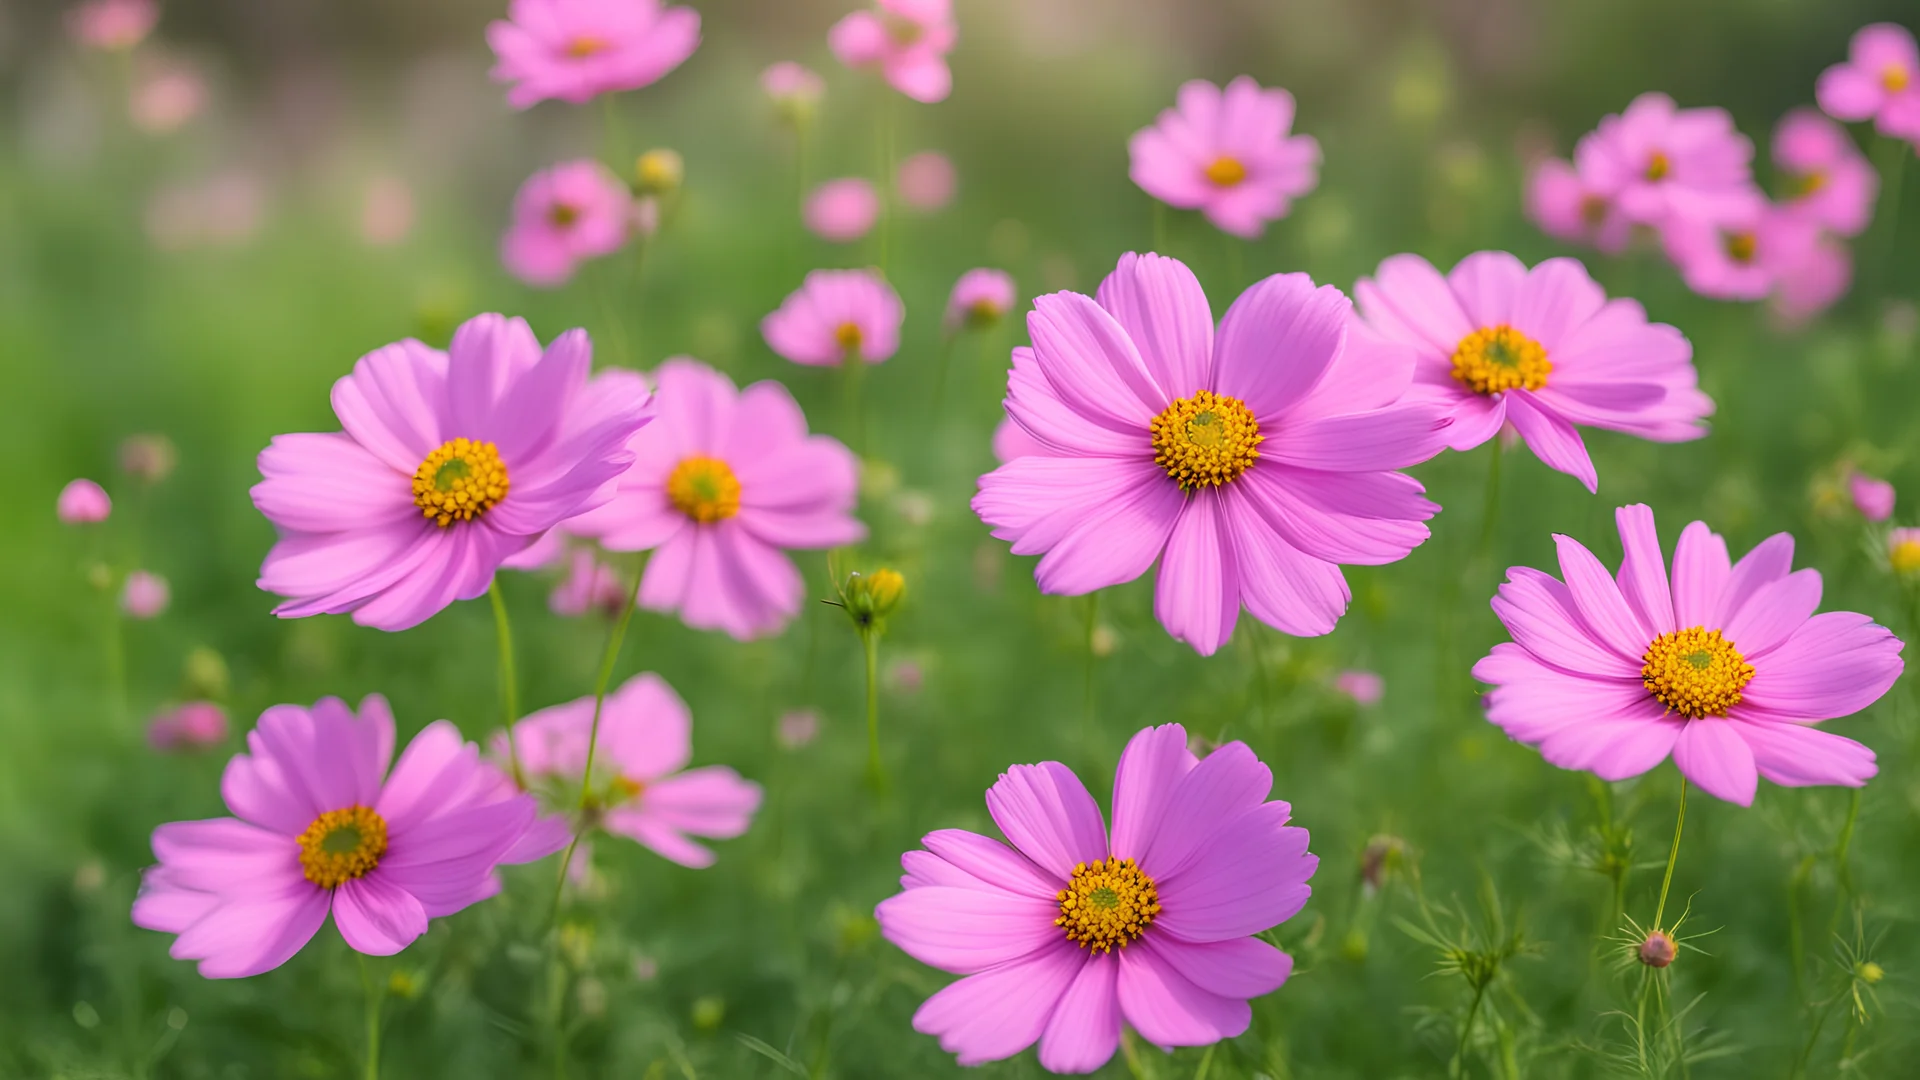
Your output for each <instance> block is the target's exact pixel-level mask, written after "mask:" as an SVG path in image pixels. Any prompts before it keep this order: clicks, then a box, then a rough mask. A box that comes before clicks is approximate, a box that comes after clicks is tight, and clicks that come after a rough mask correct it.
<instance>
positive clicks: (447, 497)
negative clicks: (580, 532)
mask: <svg viewBox="0 0 1920 1080" xmlns="http://www.w3.org/2000/svg"><path fill="white" fill-rule="evenodd" d="M508 487H509V485H508V483H507V467H506V465H505V464H503V463H502V462H501V460H500V451H499V449H498V448H496V447H495V446H494V445H493V444H492V443H490V442H474V441H473V440H471V439H452V440H449V441H447V442H444V443H441V444H440V449H438V450H435V451H434V452H433V453H431V454H428V455H427V460H425V461H423V462H421V463H420V467H419V468H417V469H415V470H413V504H414V505H415V506H418V507H419V508H420V512H421V513H422V514H424V515H426V516H427V517H430V518H432V519H433V520H434V521H435V522H437V523H438V524H439V526H440V527H441V528H443V529H444V528H446V527H447V526H449V525H451V524H453V522H454V520H455V519H456V518H457V519H459V520H461V521H472V520H473V519H474V518H477V517H479V516H480V515H481V514H484V513H486V512H487V511H488V510H490V509H492V508H493V507H494V506H496V505H498V504H499V502H500V500H501V499H504V498H506V497H507V488H508Z"/></svg>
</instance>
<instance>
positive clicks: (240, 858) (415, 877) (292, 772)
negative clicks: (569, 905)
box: [133, 694, 567, 979]
mask: <svg viewBox="0 0 1920 1080" xmlns="http://www.w3.org/2000/svg"><path fill="white" fill-rule="evenodd" d="M393 735H394V732H393V713H392V712H391V711H390V710H389V709H388V708H387V702H386V699H384V698H382V697H380V696H379V695H378V694H373V695H369V696H368V697H367V698H366V699H365V700H364V701H362V702H361V703H360V714H359V715H358V716H357V717H356V716H355V715H354V713H353V712H352V710H350V709H348V708H347V705H346V703H345V702H343V701H341V700H340V699H339V698H322V699H321V700H320V701H319V702H318V703H317V704H315V705H314V706H313V708H311V709H305V708H301V707H299V706H297V705H275V706H274V707H272V708H270V709H268V710H267V711H266V712H265V713H262V714H261V716H260V723H259V726H258V727H257V728H255V730H254V731H252V732H251V733H249V734H248V735H247V750H246V752H245V753H241V754H236V755H234V758H233V760H232V761H230V762H228V763H227V770H226V774H225V776H224V777H222V779H221V783H220V792H221V795H222V797H223V798H224V799H225V800H226V804H227V809H228V810H230V811H231V812H232V813H233V815H234V816H233V817H225V818H216V819H213V820H208V821H176V822H172V823H170V824H166V825H162V826H160V827H159V828H157V829H155V830H154V831H153V854H154V857H155V858H156V859H158V860H159V865H158V866H154V867H151V868H149V869H148V870H147V872H146V874H145V876H144V878H143V880H142V882H141V885H140V895H139V897H138V898H137V899H135V900H134V902H133V923H134V925H135V926H139V927H142V928H144V929H147V930H158V931H161V932H163V933H168V934H176V935H178V937H177V938H176V939H175V940H174V942H173V947H172V949H171V950H170V952H171V955H172V956H173V958H174V959H176V960H197V961H199V962H200V974H201V975H203V976H205V977H207V978H209V979H237V978H245V977H246V976H249V975H259V974H261V973H262V972H267V971H272V970H273V969H274V968H277V967H279V966H280V965H282V964H284V963H286V962H287V961H288V960H290V959H292V958H293V954H295V953H297V952H299V951H300V949H301V948H302V947H303V946H305V945H306V943H307V942H308V941H309V940H311V939H312V938H313V935H314V934H315V933H316V932H318V931H319V929H320V926H321V924H323V923H325V922H326V921H327V915H328V913H329V912H331V913H332V915H333V921H334V925H335V926H336V927H338V928H339V930H340V936H342V937H344V938H345V939H346V941H347V945H348V947H350V948H352V949H354V950H355V951H357V952H361V953H366V954H367V955H370V956H391V955H393V954H394V953H397V952H399V951H400V950H402V949H404V948H406V947H407V946H408V945H411V944H412V943H413V942H414V940H415V939H416V938H418V937H419V936H420V935H421V934H424V933H426V932H427V920H428V919H434V918H440V917H442V916H446V915H451V914H453V913H454V912H456V911H460V910H461V909H463V908H466V907H468V906H469V905H472V904H476V903H478V902H480V901H482V900H485V899H487V898H488V897H490V896H492V895H494V894H495V893H497V892H499V891H500V880H499V878H498V876H497V875H496V874H495V873H494V868H495V867H496V866H497V865H499V864H501V863H517V862H530V861H532V860H534V859H537V858H541V857H543V856H545V855H550V854H552V853H553V852H554V851H557V850H559V848H560V847H562V846H564V845H565V843H566V841H567V835H566V832H565V830H555V829H552V828H546V827H540V826H537V825H536V824H535V821H534V814H535V811H536V809H537V808H536V806H535V804H534V801H533V798H532V796H529V795H522V794H520V793H519V792H518V791H516V790H515V789H514V787H513V784H512V782H511V781H509V780H508V779H507V778H506V776H505V775H504V774H502V773H500V772H499V771H498V770H496V769H495V768H494V767H493V766H492V765H489V764H487V763H486V762H484V761H481V760H480V758H479V756H478V754H477V752H476V748H474V747H473V745H472V744H471V743H467V742H465V741H463V740H462V739H461V738H460V733H459V731H458V729H456V728H455V727H454V726H453V724H451V723H449V722H448V721H445V720H437V721H435V722H434V723H432V724H429V725H428V726H427V727H426V729H425V730H423V731H421V732H420V734H418V735H416V736H414V739H413V741H412V742H411V743H409V744H408V746H407V749H406V751H405V752H404V753H402V754H401V755H400V761H399V763H398V764H397V765H394V767H393V771H392V773H391V774H389V773H388V771H387V766H388V764H389V763H390V762H391V761H392V758H393V743H394V739H393Z"/></svg>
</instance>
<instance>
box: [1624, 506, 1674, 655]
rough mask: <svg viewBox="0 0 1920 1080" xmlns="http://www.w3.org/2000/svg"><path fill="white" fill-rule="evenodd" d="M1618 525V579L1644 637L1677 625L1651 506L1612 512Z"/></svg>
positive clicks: (1671, 593)
mask: <svg viewBox="0 0 1920 1080" xmlns="http://www.w3.org/2000/svg"><path fill="white" fill-rule="evenodd" d="M1613 519H1614V522H1615V524H1617V525H1618V526H1619V528H1620V544H1621V546H1622V547H1623V548H1624V549H1625V556H1624V557H1623V558H1622V559H1621V560H1620V574H1619V578H1618V582H1619V585H1620V593H1621V595H1622V596H1624V597H1626V600H1627V605H1628V606H1629V607H1631V608H1632V609H1633V613H1634V614H1635V615H1636V616H1638V617H1639V619H1640V626H1641V628H1642V629H1643V630H1646V631H1648V638H1649V640H1651V639H1652V638H1653V637H1655V636H1657V635H1660V634H1664V633H1667V632H1668V631H1671V630H1677V629H1680V627H1677V626H1675V625H1674V621H1673V588H1672V587H1671V586H1670V585H1668V584H1667V561H1666V559H1665V558H1664V557H1662V556H1661V554H1660V534H1659V533H1658V532H1655V531H1654V527H1653V510H1652V509H1651V508H1650V507H1648V506H1646V505H1645V504H1644V503H1635V504H1634V505H1632V506H1623V507H1621V508H1620V509H1618V510H1615V511H1614V512H1613Z"/></svg>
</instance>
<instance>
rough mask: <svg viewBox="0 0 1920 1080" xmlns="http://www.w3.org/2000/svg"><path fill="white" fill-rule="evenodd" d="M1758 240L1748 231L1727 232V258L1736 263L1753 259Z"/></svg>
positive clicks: (1748, 261)
mask: <svg viewBox="0 0 1920 1080" xmlns="http://www.w3.org/2000/svg"><path fill="white" fill-rule="evenodd" d="M1758 246H1759V241H1758V240H1756V239H1755V238H1754V235H1753V234H1752V233H1750V232H1737V233H1728V234H1727V238H1726V248H1727V258H1729V259H1732V260H1733V261H1734V262H1737V263H1750V262H1752V261H1753V253H1754V250H1755V249H1756V248H1757V247H1758Z"/></svg>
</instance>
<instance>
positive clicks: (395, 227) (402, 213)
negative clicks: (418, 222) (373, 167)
mask: <svg viewBox="0 0 1920 1080" xmlns="http://www.w3.org/2000/svg"><path fill="white" fill-rule="evenodd" d="M413 219H414V205H413V189H412V188H410V187H408V186H407V182H406V181H405V180H402V179H400V178H399V177H397V176H378V177H375V178H374V179H373V180H371V181H369V182H368V183H367V186H366V189H365V190H364V191H363V192H362V193H361V196H360V240H361V242H362V243H365V244H367V245H368V246H370V247H392V246H393V245H395V244H398V243H399V242H401V241H402V240H405V239H406V238H407V234H408V233H411V232H412V231H413Z"/></svg>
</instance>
